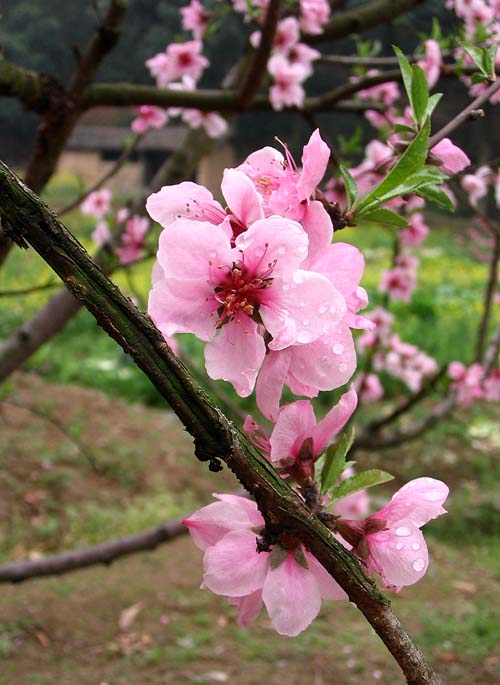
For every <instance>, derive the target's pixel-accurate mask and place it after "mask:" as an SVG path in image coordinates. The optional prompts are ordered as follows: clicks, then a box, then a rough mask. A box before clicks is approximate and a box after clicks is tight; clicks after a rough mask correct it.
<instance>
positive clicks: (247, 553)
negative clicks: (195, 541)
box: [203, 530, 269, 597]
mask: <svg viewBox="0 0 500 685" xmlns="http://www.w3.org/2000/svg"><path fill="white" fill-rule="evenodd" d="M203 563H204V567H205V575H204V576H203V582H204V584H205V586H206V587H207V588H208V589H209V590H211V591H212V592H214V593H215V594H216V595H228V596H229V597H244V596H245V595H249V594H250V593H252V592H255V591H256V590H260V588H261V587H262V586H263V584H264V581H265V579H266V574H267V571H268V568H269V554H268V553H267V552H261V553H260V554H259V553H258V552H257V541H256V536H255V533H252V531H250V530H238V531H234V532H232V533H228V534H227V535H225V536H224V537H223V538H222V540H219V542H218V543H217V544H216V545H214V546H213V547H209V548H208V549H207V551H206V552H205V557H204V560H203Z"/></svg>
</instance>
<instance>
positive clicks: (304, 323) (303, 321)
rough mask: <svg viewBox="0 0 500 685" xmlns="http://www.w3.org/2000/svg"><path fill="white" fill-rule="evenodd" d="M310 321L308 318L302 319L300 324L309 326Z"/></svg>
mask: <svg viewBox="0 0 500 685" xmlns="http://www.w3.org/2000/svg"><path fill="white" fill-rule="evenodd" d="M310 323H311V322H310V321H309V319H302V325H303V326H309V324H310Z"/></svg>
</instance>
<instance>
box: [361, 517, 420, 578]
mask: <svg viewBox="0 0 500 685" xmlns="http://www.w3.org/2000/svg"><path fill="white" fill-rule="evenodd" d="M366 539H367V542H368V548H369V551H370V557H369V560H368V564H369V566H370V567H371V568H372V569H373V570H375V571H376V572H377V573H379V574H380V576H381V578H382V580H383V583H384V586H385V587H387V588H391V589H399V588H401V587H404V586H405V585H413V583H416V582H417V581H418V580H420V578H422V576H423V575H425V572H426V571H427V567H428V565H429V553H428V551H427V545H426V544H425V540H424V536H423V535H422V533H421V531H420V530H419V529H418V528H417V527H416V526H415V524H414V523H413V521H411V520H410V519H402V520H401V521H398V522H397V525H396V527H395V528H394V529H391V530H389V531H382V532H381V533H376V534H375V535H368V536H367V538H366Z"/></svg>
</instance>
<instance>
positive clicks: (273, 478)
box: [0, 164, 440, 685]
mask: <svg viewBox="0 0 500 685" xmlns="http://www.w3.org/2000/svg"><path fill="white" fill-rule="evenodd" d="M0 192H1V193H2V197H3V198H4V200H3V203H2V206H1V207H0V215H1V216H2V219H3V220H5V221H6V223H7V224H8V225H9V231H10V233H11V236H12V237H13V238H15V240H16V241H17V242H18V243H19V244H20V245H26V244H29V245H31V246H32V247H33V248H34V249H35V250H36V251H37V252H38V253H39V254H40V255H41V256H42V257H43V259H44V260H45V261H46V262H47V263H48V264H49V265H50V266H51V267H52V268H53V269H54V270H55V271H56V272H57V273H58V274H59V276H60V277H61V278H62V279H63V280H64V281H65V283H66V285H67V287H68V288H70V289H71V290H72V292H73V294H74V295H75V296H76V297H78V298H79V299H81V300H82V302H83V303H84V304H85V306H86V307H87V308H88V309H89V311H90V312H91V313H92V314H93V316H94V317H95V318H96V319H97V321H98V323H99V324H100V325H101V326H102V327H103V328H104V329H105V330H106V331H107V333H108V334H109V335H110V336H111V337H113V338H114V339H115V340H116V341H117V342H118V343H119V344H120V345H121V346H122V347H123V349H124V350H125V351H126V352H127V353H128V354H130V355H131V356H132V358H133V359H134V361H135V362H136V364H137V365H138V366H139V367H140V368H141V369H142V370H143V371H144V372H145V373H146V375H147V376H148V377H149V379H150V380H151V382H152V383H153V384H154V385H155V387H156V388H157V389H158V391H159V392H160V393H161V394H162V395H163V396H164V397H165V399H166V400H167V401H168V402H169V403H170V405H171V406H172V408H173V409H174V411H175V412H176V413H177V415H178V416H179V418H180V419H181V421H182V422H183V423H184V425H185V426H186V428H187V430H188V431H189V432H190V433H191V435H192V436H193V437H194V441H195V453H196V455H197V456H198V458H200V459H202V460H207V461H210V464H211V467H212V468H218V464H219V460H222V461H224V462H225V463H226V464H227V466H228V467H229V468H230V469H231V470H232V471H233V472H234V473H235V475H236V476H237V477H238V479H239V480H240V482H241V483H242V485H243V486H244V487H245V488H246V489H247V490H248V491H249V492H251V493H252V494H253V495H254V496H255V498H256V500H257V503H258V505H259V508H260V510H261V511H262V513H263V515H264V517H265V519H266V524H267V527H268V529H269V532H270V533H271V534H273V533H274V534H279V533H281V532H282V531H283V530H286V531H289V532H290V533H291V534H292V535H295V536H296V537H297V538H298V539H299V540H301V541H302V542H303V543H304V544H305V545H306V547H307V548H308V549H310V550H311V552H312V554H314V556H315V557H316V558H317V559H318V560H319V561H320V563H321V564H322V565H323V566H324V567H325V568H326V570H327V571H328V572H329V573H330V574H331V575H332V577H333V578H335V580H336V581H337V582H338V583H339V585H340V586H341V587H342V588H343V589H344V590H345V591H346V593H347V594H348V596H349V599H350V600H351V601H352V602H354V603H355V604H356V605H357V607H358V608H359V609H360V611H361V612H362V613H363V614H364V616H365V617H366V618H367V620H368V621H369V622H370V624H371V625H372V627H373V628H374V630H375V631H376V632H377V634H378V635H379V636H380V638H381V639H382V640H383V641H384V643H385V645H386V646H387V648H388V649H389V651H390V652H391V654H392V655H393V656H394V658H395V659H396V660H397V662H398V664H399V665H400V667H401V669H402V670H403V672H404V674H405V677H406V679H407V682H408V683H409V685H438V683H439V682H440V681H439V678H438V676H437V675H436V674H435V673H434V672H433V670H432V668H431V667H430V665H429V664H428V663H427V661H426V660H425V658H424V656H423V655H422V653H421V652H420V650H419V649H418V648H417V647H416V646H415V644H414V643H413V642H412V640H411V638H410V637H409V635H408V634H407V633H406V631H405V630H404V628H403V627H402V625H401V624H400V622H399V621H398V619H397V618H396V617H395V616H394V614H393V613H392V611H391V610H390V607H389V602H388V601H387V600H386V599H385V598H384V597H383V596H382V595H380V593H379V592H378V591H377V590H376V588H375V586H374V584H373V582H372V581H371V580H369V579H368V578H367V577H366V576H365V575H364V573H363V571H362V569H361V567H360V565H359V563H358V562H357V561H356V560H355V559H354V558H353V557H352V555H351V554H350V553H349V552H348V551H347V550H346V549H345V548H344V547H343V546H342V545H340V544H339V543H338V542H337V541H336V540H335V538H334V537H333V536H332V535H331V533H330V531H329V530H328V529H327V528H326V527H325V526H324V525H323V524H322V523H321V521H319V520H318V518H317V517H316V516H314V514H312V512H311V511H310V510H309V509H308V508H307V506H306V504H305V502H304V501H303V500H302V499H301V498H300V497H299V496H298V495H297V494H296V493H295V492H294V491H293V490H291V489H290V487H289V486H288V485H287V483H285V482H284V481H283V479H282V478H281V477H280V476H279V474H278V473H277V472H276V471H275V470H274V468H273V467H272V465H271V464H270V463H269V462H268V461H267V460H266V459H265V458H264V457H263V456H262V455H260V454H259V453H258V452H257V451H256V450H255V448H254V447H253V446H252V445H251V444H249V443H248V441H247V440H246V439H245V438H244V437H243V436H242V435H241V434H240V433H239V432H238V431H237V430H236V429H235V428H234V427H233V426H232V425H231V424H230V422H228V420H227V419H226V418H225V417H224V416H223V414H222V413H221V412H220V410H219V409H218V408H217V407H215V406H214V405H213V404H212V402H211V401H210V400H209V399H208V397H207V396H206V395H205V393H204V392H203V390H202V389H201V388H200V387H199V386H198V385H197V384H196V383H195V382H194V381H193V379H192V378H191V377H190V375H189V374H188V373H187V371H186V369H185V368H184V366H183V365H182V364H181V363H180V362H179V361H178V360H177V359H176V358H175V357H174V355H173V354H172V352H171V351H170V348H169V347H168V346H167V345H166V344H165V341H164V340H163V338H162V336H161V334H160V333H159V332H158V331H157V330H156V329H155V328H154V326H153V325H152V324H151V322H150V321H149V319H148V318H147V317H146V316H144V315H143V314H142V313H140V312H139V311H138V310H137V309H136V308H135V307H134V306H133V305H132V304H131V303H130V302H129V301H128V300H127V299H126V298H125V297H124V296H123V295H122V294H121V292H120V291H119V290H118V289H117V288H116V287H115V286H113V285H112V284H111V283H110V282H109V280H108V279H107V278H106V276H105V275H104V274H103V273H102V271H100V269H99V268H98V267H96V265H95V264H94V263H93V262H92V260H91V259H90V257H89V256H88V255H87V253H86V252H85V250H84V249H83V248H82V246H81V245H80V244H79V243H78V242H77V241H76V240H75V238H74V237H73V236H71V234H70V233H69V232H68V231H67V229H66V228H65V227H64V226H63V225H62V224H61V223H60V222H59V221H58V220H57V218H56V217H55V216H54V215H53V214H52V213H51V212H50V211H49V210H48V209H47V208H46V207H45V206H44V205H43V204H42V203H41V202H40V201H39V200H38V198H37V197H36V196H35V195H34V194H33V193H31V192H30V191H29V190H28V189H26V188H25V187H24V186H23V185H22V184H21V183H20V181H19V180H18V179H17V178H16V177H15V175H14V174H12V172H11V171H10V170H9V169H8V168H7V167H6V166H5V165H3V164H0Z"/></svg>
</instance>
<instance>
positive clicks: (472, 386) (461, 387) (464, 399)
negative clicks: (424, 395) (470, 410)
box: [448, 361, 484, 407]
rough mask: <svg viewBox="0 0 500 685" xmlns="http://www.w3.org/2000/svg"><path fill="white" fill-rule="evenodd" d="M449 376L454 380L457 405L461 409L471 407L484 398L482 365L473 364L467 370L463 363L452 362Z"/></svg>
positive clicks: (453, 387)
mask: <svg viewBox="0 0 500 685" xmlns="http://www.w3.org/2000/svg"><path fill="white" fill-rule="evenodd" d="M448 375H449V377H450V378H451V379H452V380H453V383H452V384H451V387H452V389H453V390H454V391H455V392H456V394H457V404H459V405H460V406H461V407H470V405H471V404H473V403H474V402H475V401H476V400H479V399H482V398H483V397H484V390H483V387H482V382H483V379H484V369H483V367H482V366H481V364H472V365H471V366H470V367H469V368H467V367H465V366H464V365H463V364H462V363H461V362H456V361H454V362H450V364H449V366H448Z"/></svg>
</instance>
